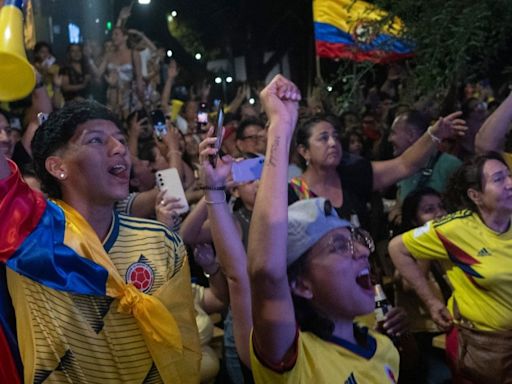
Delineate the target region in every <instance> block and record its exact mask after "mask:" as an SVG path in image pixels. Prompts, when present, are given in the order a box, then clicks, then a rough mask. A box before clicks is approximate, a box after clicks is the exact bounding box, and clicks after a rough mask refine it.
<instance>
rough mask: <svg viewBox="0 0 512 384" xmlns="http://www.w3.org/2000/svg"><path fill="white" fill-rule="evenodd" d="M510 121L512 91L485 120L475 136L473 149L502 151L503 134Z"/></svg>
mask: <svg viewBox="0 0 512 384" xmlns="http://www.w3.org/2000/svg"><path fill="white" fill-rule="evenodd" d="M511 122H512V93H511V94H510V95H508V97H507V98H506V99H505V101H503V103H501V105H500V106H499V107H498V108H497V109H496V110H495V111H494V112H493V113H492V114H491V115H490V116H489V117H488V118H487V119H486V120H485V122H484V123H483V125H482V126H481V127H480V129H479V130H478V132H477V134H476V137H475V151H476V152H477V153H479V154H480V153H485V152H489V151H503V148H504V144H505V136H506V135H507V132H508V131H509V129H510V123H511Z"/></svg>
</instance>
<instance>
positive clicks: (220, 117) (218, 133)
mask: <svg viewBox="0 0 512 384" xmlns="http://www.w3.org/2000/svg"><path fill="white" fill-rule="evenodd" d="M223 126H224V107H223V105H222V102H220V103H219V106H218V107H217V125H216V126H215V133H214V135H215V136H214V137H216V138H217V140H216V141H215V144H214V146H213V147H214V148H215V149H216V150H217V153H216V154H215V155H212V156H210V157H209V159H210V164H211V165H212V167H213V168H215V165H216V164H217V158H218V157H219V151H220V146H221V145H222V128H223Z"/></svg>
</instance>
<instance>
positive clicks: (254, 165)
mask: <svg viewBox="0 0 512 384" xmlns="http://www.w3.org/2000/svg"><path fill="white" fill-rule="evenodd" d="M264 163H265V157H263V156H259V157H255V158H253V159H245V160H242V161H237V162H235V163H233V166H232V167H231V175H232V176H233V181H234V182H235V183H237V184H243V183H248V182H250V181H254V180H259V179H260V177H261V173H262V172H263V164H264Z"/></svg>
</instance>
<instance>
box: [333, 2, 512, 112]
mask: <svg viewBox="0 0 512 384" xmlns="http://www.w3.org/2000/svg"><path fill="white" fill-rule="evenodd" d="M373 3H374V4H375V6H377V7H379V8H382V9H384V10H386V11H387V12H389V17H390V18H391V17H394V16H398V17H400V18H401V19H402V21H403V22H404V24H405V26H406V29H405V30H404V32H403V36H402V37H403V38H405V39H408V40H410V41H413V42H414V43H415V54H416V55H415V58H414V59H411V60H408V61H407V68H408V70H409V74H408V81H407V88H406V89H405V90H404V92H403V93H402V98H403V99H405V100H403V101H406V102H411V101H413V100H415V99H417V98H418V96H419V95H430V96H435V97H436V98H437V99H441V100H442V99H444V98H446V97H447V95H448V94H449V91H450V90H453V89H454V88H456V87H457V86H458V85H460V84H462V83H463V82H464V81H466V80H475V79H481V78H484V77H489V75H491V76H492V75H495V73H493V72H492V71H491V69H492V70H495V69H496V62H499V61H501V62H503V60H504V58H505V61H507V60H508V56H510V55H509V52H507V49H508V47H509V43H510V41H511V40H512V39H511V36H512V2H511V1H510V0H479V1H474V0H429V1H418V0H400V1H396V0H375V1H373ZM382 22H383V23H384V22H386V20H383V21H382ZM347 65H349V66H351V67H352V71H349V72H348V73H349V75H347V71H346V68H345V67H347ZM368 66H370V67H372V66H373V65H371V64H368V63H364V64H347V63H342V65H341V67H340V68H343V69H342V71H341V75H338V76H337V80H338V81H340V80H344V83H345V89H344V91H345V92H344V93H343V94H342V95H341V96H340V97H341V99H340V101H341V102H342V103H345V104H347V100H351V97H353V96H354V95H356V92H355V90H357V89H358V87H359V83H360V82H361V79H362V78H363V77H364V76H366V74H367V72H368V71H369V70H371V69H368ZM504 66H505V65H503V66H502V67H501V68H500V70H501V69H503V67H504ZM352 82H356V83H358V84H356V85H354V84H352ZM347 95H348V97H347ZM438 101H439V100H438Z"/></svg>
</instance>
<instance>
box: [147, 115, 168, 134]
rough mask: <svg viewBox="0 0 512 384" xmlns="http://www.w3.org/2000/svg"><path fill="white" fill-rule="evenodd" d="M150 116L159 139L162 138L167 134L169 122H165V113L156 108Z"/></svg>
mask: <svg viewBox="0 0 512 384" xmlns="http://www.w3.org/2000/svg"><path fill="white" fill-rule="evenodd" d="M150 117H151V124H152V125H153V130H154V131H155V135H156V137H157V138H158V140H162V138H163V137H164V136H165V135H166V134H167V124H166V123H165V116H164V113H163V112H162V111H161V110H160V109H155V110H153V111H151V114H150Z"/></svg>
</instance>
